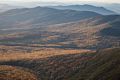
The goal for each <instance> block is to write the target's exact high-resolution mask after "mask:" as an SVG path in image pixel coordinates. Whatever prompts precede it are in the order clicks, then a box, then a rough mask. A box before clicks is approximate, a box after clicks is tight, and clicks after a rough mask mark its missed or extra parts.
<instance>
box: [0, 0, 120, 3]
mask: <svg viewBox="0 0 120 80" xmlns="http://www.w3.org/2000/svg"><path fill="white" fill-rule="evenodd" d="M10 1H17V2H32V1H35V2H36V1H47V2H52V1H55V2H63V3H64V2H78V1H82V2H83V1H87V2H88V1H89V2H90V1H91V2H104V3H120V0H0V2H10Z"/></svg>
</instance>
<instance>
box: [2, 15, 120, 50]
mask: <svg viewBox="0 0 120 80" xmlns="http://www.w3.org/2000/svg"><path fill="white" fill-rule="evenodd" d="M119 25H120V16H119V15H108V16H98V17H93V18H89V19H85V20H80V21H74V22H68V23H62V24H54V25H49V26H46V27H42V28H34V29H27V30H24V29H21V30H19V29H18V30H5V31H2V32H1V36H0V44H1V45H8V46H11V45H12V46H17V45H18V46H26V47H29V46H33V47H35V48H36V47H37V48H38V47H39V48H63V49H64V48H72V49H104V48H111V47H119V46H120V41H119V39H120V35H119V34H120V28H119ZM34 45H35V46H34Z"/></svg>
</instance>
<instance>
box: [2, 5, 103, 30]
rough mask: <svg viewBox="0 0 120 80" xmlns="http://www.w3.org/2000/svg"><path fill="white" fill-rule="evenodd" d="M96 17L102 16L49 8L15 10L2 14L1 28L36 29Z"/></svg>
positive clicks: (86, 12)
mask: <svg viewBox="0 0 120 80" xmlns="http://www.w3.org/2000/svg"><path fill="white" fill-rule="evenodd" d="M95 16H101V15H100V14H97V13H94V12H89V11H74V10H57V9H52V8H47V7H36V8H23V9H14V10H9V11H7V12H5V13H2V14H0V25H1V26H0V28H1V29H2V28H3V29H4V28H29V27H34V28H36V27H41V26H48V25H52V24H58V23H59V24H60V23H66V22H72V21H78V20H82V19H86V18H91V17H95Z"/></svg>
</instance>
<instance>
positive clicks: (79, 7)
mask: <svg viewBox="0 0 120 80" xmlns="http://www.w3.org/2000/svg"><path fill="white" fill-rule="evenodd" d="M50 7H51V8H56V9H62V10H66V9H70V10H77V11H92V12H96V13H99V14H103V15H110V14H116V13H115V12H113V11H111V10H108V9H106V8H104V7H96V6H93V5H88V4H86V5H68V6H50Z"/></svg>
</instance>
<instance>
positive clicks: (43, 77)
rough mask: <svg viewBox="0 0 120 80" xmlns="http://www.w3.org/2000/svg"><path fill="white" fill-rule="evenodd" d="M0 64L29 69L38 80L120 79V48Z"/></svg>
mask: <svg viewBox="0 0 120 80" xmlns="http://www.w3.org/2000/svg"><path fill="white" fill-rule="evenodd" d="M29 55H31V54H29ZM0 64H5V65H12V66H20V67H23V68H29V69H31V70H33V71H35V72H36V73H37V74H38V78H39V79H38V80H102V79H103V80H119V79H120V77H119V75H120V49H119V48H114V49H106V50H101V51H97V52H86V53H76V54H63V55H60V56H52V57H48V58H43V59H30V60H17V61H7V62H4V61H3V62H0Z"/></svg>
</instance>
